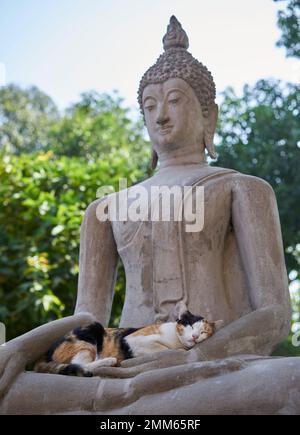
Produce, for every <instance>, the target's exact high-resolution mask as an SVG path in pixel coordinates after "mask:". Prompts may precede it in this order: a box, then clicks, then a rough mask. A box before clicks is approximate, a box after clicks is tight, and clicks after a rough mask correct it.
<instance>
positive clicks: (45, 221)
mask: <svg viewBox="0 0 300 435" xmlns="http://www.w3.org/2000/svg"><path fill="white" fill-rule="evenodd" d="M145 157H146V155H145ZM143 175H144V174H143V172H142V171H141V169H139V168H138V167H136V165H135V164H133V163H132V162H131V161H130V159H128V157H127V156H124V155H123V154H122V153H120V152H118V153H117V152H115V153H114V154H113V155H111V156H109V157H108V159H107V160H106V161H103V160H97V161H95V162H86V160H84V159H82V158H67V157H64V156H63V157H54V156H53V155H52V153H51V152H48V153H44V154H36V155H22V156H10V157H7V156H6V157H4V158H2V161H1V163H0V195H1V201H2V207H1V208H0V300H1V304H0V305H1V308H0V321H2V322H4V323H5V324H6V326H7V331H8V337H9V338H11V337H12V336H16V335H19V334H20V333H23V332H25V331H27V330H30V329H32V328H33V327H34V326H37V325H40V324H42V323H45V322H47V321H49V320H52V319H56V318H59V317H62V316H66V315H69V314H71V313H72V312H73V310H74V303H75V298H76V288H77V278H78V253H79V231H80V224H81V221H82V217H83V214H84V210H85V209H86V207H87V205H88V204H89V203H90V202H92V201H93V200H94V199H96V191H97V189H98V188H99V187H101V186H104V185H112V186H113V187H114V188H115V189H116V190H117V189H118V181H119V178H120V177H126V178H127V179H128V183H129V184H131V183H133V182H136V180H137V179H140V178H141V177H142V176H143ZM120 277H122V272H121V273H120ZM122 283H124V279H123V281H122V280H121V281H119V284H118V290H119V291H120V292H121V293H122V288H123V284H122ZM121 293H120V295H117V296H116V297H117V300H118V299H119V302H122V294H121ZM115 310H116V315H118V314H119V307H118V306H115ZM113 320H114V316H113Z"/></svg>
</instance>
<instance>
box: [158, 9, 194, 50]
mask: <svg viewBox="0 0 300 435" xmlns="http://www.w3.org/2000/svg"><path fill="white" fill-rule="evenodd" d="M163 45H164V50H165V51H167V50H169V49H170V48H185V49H186V50H187V49H188V48H189V38H188V36H187V34H186V33H185V31H184V30H183V28H182V26H181V24H180V22H179V21H178V20H177V18H176V17H175V15H172V16H171V18H170V23H169V25H168V28H167V33H166V34H165V36H164V37H163Z"/></svg>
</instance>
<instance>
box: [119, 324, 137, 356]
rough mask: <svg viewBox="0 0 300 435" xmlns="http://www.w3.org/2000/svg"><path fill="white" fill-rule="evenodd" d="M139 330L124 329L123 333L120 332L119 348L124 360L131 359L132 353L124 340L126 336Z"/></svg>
mask: <svg viewBox="0 0 300 435" xmlns="http://www.w3.org/2000/svg"><path fill="white" fill-rule="evenodd" d="M138 329H140V328H126V329H125V330H124V331H120V335H121V337H120V348H121V351H122V353H123V356H124V359H129V358H133V353H132V351H131V349H130V346H129V344H128V343H127V341H126V340H124V338H125V337H127V335H130V334H132V333H133V332H135V331H137V330H138Z"/></svg>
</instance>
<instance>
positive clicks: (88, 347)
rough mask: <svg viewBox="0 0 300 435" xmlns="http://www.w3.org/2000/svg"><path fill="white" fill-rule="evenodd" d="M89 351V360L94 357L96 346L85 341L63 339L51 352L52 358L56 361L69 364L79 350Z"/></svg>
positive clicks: (92, 359)
mask: <svg viewBox="0 0 300 435" xmlns="http://www.w3.org/2000/svg"><path fill="white" fill-rule="evenodd" d="M82 351H85V352H89V353H90V355H91V361H94V360H95V359H96V354H97V352H96V348H95V346H93V345H92V344H90V343H87V342H85V341H75V342H72V341H71V342H70V341H65V342H64V343H62V344H61V345H60V346H59V347H58V348H57V349H56V350H55V351H54V353H53V357H52V360H53V361H54V362H56V363H62V364H69V363H70V362H71V361H72V359H73V358H74V356H75V355H77V354H78V353H79V352H82Z"/></svg>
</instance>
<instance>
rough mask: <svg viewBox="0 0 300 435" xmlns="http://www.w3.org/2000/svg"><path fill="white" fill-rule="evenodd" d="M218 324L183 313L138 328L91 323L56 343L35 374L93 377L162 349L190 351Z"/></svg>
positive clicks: (37, 367)
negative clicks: (107, 369)
mask: <svg viewBox="0 0 300 435" xmlns="http://www.w3.org/2000/svg"><path fill="white" fill-rule="evenodd" d="M218 322H220V321H218ZM218 322H208V321H207V320H205V319H204V318H203V317H201V316H194V315H193V314H191V313H190V312H189V311H188V310H187V309H185V310H184V311H183V312H180V313H179V317H178V319H177V320H176V322H167V323H162V324H153V325H149V326H145V327H142V328H104V327H103V326H102V325H101V324H100V323H98V322H94V323H92V324H90V325H88V326H85V327H79V328H76V329H74V330H73V331H71V332H70V333H68V334H66V335H65V336H64V337H62V338H60V339H59V340H57V341H56V342H55V343H54V344H53V345H52V346H51V347H50V349H49V350H48V352H47V353H46V354H45V355H44V357H43V358H42V359H41V360H40V361H38V362H37V363H36V365H35V371H37V372H39V373H55V374H61V375H73V376H93V375H94V374H95V371H96V370H97V369H98V368H99V367H103V366H105V367H109V366H119V365H120V363H121V362H122V361H123V360H125V359H128V358H133V357H138V356H145V355H147V354H153V353H154V352H160V351H162V350H165V349H191V348H192V347H193V346H195V345H196V344H197V343H200V342H201V341H203V340H205V339H206V338H209V337H210V336H211V335H213V333H214V332H215V330H216V326H217V323H218Z"/></svg>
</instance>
